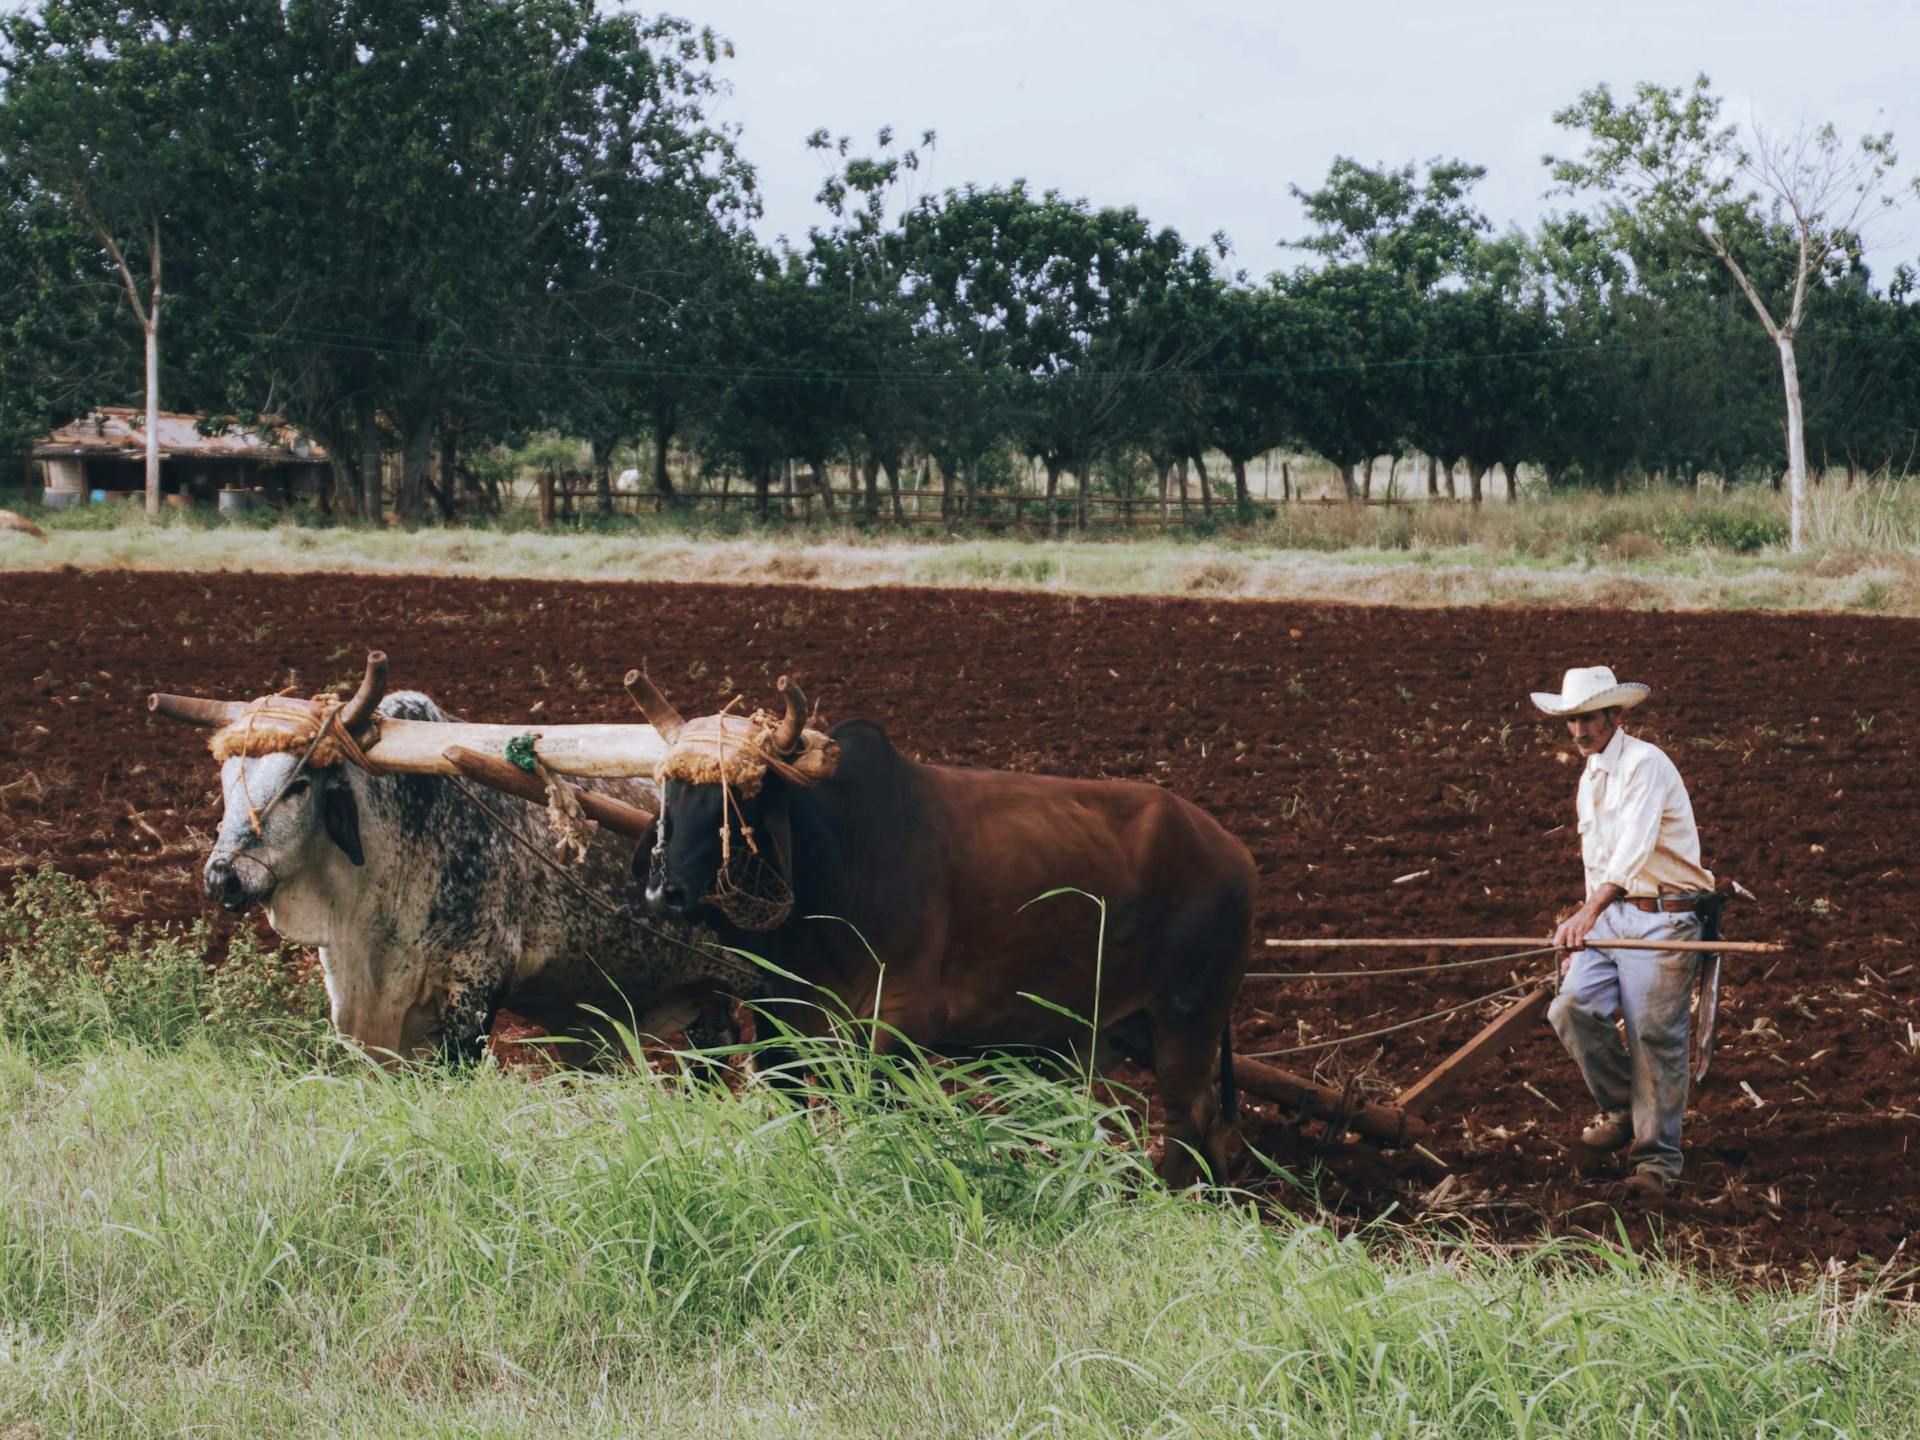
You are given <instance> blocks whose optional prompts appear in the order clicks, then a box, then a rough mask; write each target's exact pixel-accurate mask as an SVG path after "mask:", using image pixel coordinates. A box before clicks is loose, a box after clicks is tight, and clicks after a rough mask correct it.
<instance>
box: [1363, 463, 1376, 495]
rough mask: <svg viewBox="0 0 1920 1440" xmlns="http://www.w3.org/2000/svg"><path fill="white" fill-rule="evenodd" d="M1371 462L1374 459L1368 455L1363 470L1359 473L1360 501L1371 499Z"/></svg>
mask: <svg viewBox="0 0 1920 1440" xmlns="http://www.w3.org/2000/svg"><path fill="white" fill-rule="evenodd" d="M1373 461H1374V457H1373V456H1371V455H1369V456H1368V457H1367V463H1366V466H1365V468H1363V469H1362V470H1361V471H1360V498H1361V499H1362V500H1371V499H1373Z"/></svg>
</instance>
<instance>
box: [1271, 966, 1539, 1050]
mask: <svg viewBox="0 0 1920 1440" xmlns="http://www.w3.org/2000/svg"><path fill="white" fill-rule="evenodd" d="M1539 983H1540V977H1539V976H1537V975H1536V976H1531V977H1529V978H1528V979H1525V980H1521V981H1518V982H1516V983H1514V984H1512V985H1507V986H1504V987H1502V988H1501V989H1499V990H1494V991H1490V992H1489V993H1487V994H1485V995H1481V996H1478V997H1477V998H1475V999H1472V1000H1468V1001H1466V1002H1464V1003H1463V1004H1459V1005H1451V1006H1449V1007H1447V1008H1446V1009H1445V1010H1435V1011H1434V1012H1433V1013H1432V1014H1431V1015H1416V1016H1414V1018H1413V1019H1411V1020H1403V1021H1401V1022H1400V1023H1399V1024H1398V1025H1386V1026H1383V1027H1381V1028H1380V1029H1378V1030H1362V1031H1361V1032H1360V1033H1359V1034H1357V1035H1341V1036H1338V1037H1336V1038H1334V1039H1332V1040H1315V1041H1313V1042H1312V1043H1310V1044H1307V1045H1292V1046H1289V1047H1288V1048H1287V1049H1285V1050H1255V1051H1249V1052H1248V1053H1247V1058H1248V1059H1249V1060H1271V1059H1272V1058H1273V1057H1274V1056H1276V1055H1299V1054H1302V1053H1303V1052H1305V1051H1308V1050H1331V1049H1332V1048H1333V1047H1334V1046H1336V1045H1351V1044H1353V1042H1354V1041H1356V1040H1377V1039H1379V1038H1380V1037H1381V1036H1382V1035H1392V1034H1394V1033H1396V1032H1397V1031H1401V1030H1411V1029H1413V1027H1414V1026H1416V1025H1425V1024H1426V1023H1427V1022H1428V1021H1429V1020H1444V1019H1446V1018H1447V1016H1449V1015H1458V1014H1459V1013H1460V1012H1461V1011H1462V1010H1471V1009H1473V1007H1474V1006H1476V1005H1483V1004H1485V1003H1486V1002H1487V1001H1489V1000H1498V999H1499V998H1500V997H1501V996H1502V995H1512V994H1514V993H1516V992H1517V991H1521V990H1527V989H1530V988H1532V987H1533V986H1535V985H1538V984H1539Z"/></svg>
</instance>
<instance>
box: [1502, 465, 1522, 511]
mask: <svg viewBox="0 0 1920 1440" xmlns="http://www.w3.org/2000/svg"><path fill="white" fill-rule="evenodd" d="M1500 469H1501V472H1502V473H1503V474H1504V475H1505V476H1506V477H1507V503H1508V504H1509V505H1511V504H1512V503H1513V502H1514V501H1515V500H1518V499H1519V498H1520V462H1519V461H1517V460H1502V461H1501V462H1500Z"/></svg>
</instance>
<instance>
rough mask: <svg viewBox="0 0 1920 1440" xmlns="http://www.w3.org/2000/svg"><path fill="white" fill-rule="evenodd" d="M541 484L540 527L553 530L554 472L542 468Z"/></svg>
mask: <svg viewBox="0 0 1920 1440" xmlns="http://www.w3.org/2000/svg"><path fill="white" fill-rule="evenodd" d="M539 484H540V528H541V529H542V530H551V529H552V528H553V472H552V471H551V470H542V471H541V472H540V481H539Z"/></svg>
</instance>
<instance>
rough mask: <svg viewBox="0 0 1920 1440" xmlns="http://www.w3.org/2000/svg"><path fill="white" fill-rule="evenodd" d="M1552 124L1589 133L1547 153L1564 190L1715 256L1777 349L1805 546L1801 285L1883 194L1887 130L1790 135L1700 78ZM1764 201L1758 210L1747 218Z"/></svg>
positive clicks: (1638, 231)
mask: <svg viewBox="0 0 1920 1440" xmlns="http://www.w3.org/2000/svg"><path fill="white" fill-rule="evenodd" d="M1553 118H1554V121H1555V123H1557V124H1559V125H1561V126H1563V127H1565V128H1566V129H1568V130H1574V131H1584V132H1585V135H1586V140H1587V144H1586V149H1585V151H1584V153H1583V154H1582V155H1580V156H1579V157H1577V158H1572V159H1556V158H1554V157H1552V156H1549V157H1548V161H1547V163H1548V164H1549V165H1551V166H1552V169H1553V176H1554V179H1555V180H1556V181H1558V182H1559V183H1560V185H1562V186H1563V187H1565V189H1566V190H1568V191H1569V192H1578V191H1595V192H1598V193H1600V194H1603V195H1605V196H1607V197H1609V198H1608V201H1607V214H1608V218H1609V219H1610V220H1611V221H1612V222H1613V223H1614V224H1615V225H1616V227H1617V228H1618V229H1619V230H1620V232H1621V233H1622V235H1623V237H1624V240H1625V243H1627V244H1629V245H1631V244H1633V243H1636V242H1640V243H1646V242H1647V241H1649V240H1652V241H1654V242H1656V243H1663V244H1665V245H1668V246H1672V247H1675V248H1684V249H1687V250H1691V251H1692V252H1694V253H1696V254H1699V255H1704V256H1710V257H1712V259H1713V260H1714V261H1717V262H1718V263H1719V264H1720V265H1722V266H1724V267H1725V269H1726V272H1727V274H1728V275H1729V276H1730V277H1731V278H1732V280H1733V283H1734V284H1735V285H1736V286H1737V287H1738V288H1739V290H1740V293H1741V294H1742V295H1743V296H1744V297H1745V298H1746V300H1747V302H1748V304H1749V305H1750V306H1751V308H1752V310H1753V313H1754V314H1755V316H1757V317H1758V318H1759V320H1760V323H1761V325H1762V326H1763V327H1764V328H1765V330H1766V333H1767V336H1768V338H1769V339H1770V340H1771V341H1772V342H1773V344H1774V347H1775V349H1776V351H1777V353H1778V356H1779V365H1780V377H1781V385H1782V389H1783V391H1784V392H1785V399H1786V442H1787V443H1786V450H1787V467H1788V474H1789V488H1790V493H1791V517H1792V518H1791V522H1790V533H1791V543H1792V546H1793V548H1794V549H1796V550H1797V549H1799V548H1800V547H1801V545H1802V544H1803V543H1804V537H1805V529H1806V504H1807V493H1806V492H1807V447H1806V427H1805V414H1804V406H1803V401H1802V397H1801V385H1800V374H1799V366H1798V356H1797V353H1796V342H1797V340H1798V337H1799V334H1800V330H1801V327H1802V325H1803V324H1804V323H1805V321H1806V317H1807V305H1808V299H1809V296H1810V294H1811V293H1812V292H1813V291H1814V290H1816V289H1817V288H1818V287H1819V286H1820V285H1821V284H1822V283H1823V280H1824V279H1825V277H1826V273H1827V271H1828V268H1829V266H1830V264H1831V263H1832V262H1833V261H1834V260H1835V259H1836V257H1844V256H1845V255H1846V254H1848V253H1849V252H1851V251H1855V250H1857V249H1858V247H1859V243H1860V230H1861V227H1862V225H1863V224H1864V223H1865V222H1866V221H1867V219H1868V218H1869V217H1870V216H1871V215H1872V214H1873V213H1874V212H1875V211H1876V210H1877V209H1878V208H1879V207H1880V206H1881V205H1882V204H1884V203H1887V202H1889V201H1890V200H1891V198H1892V197H1891V196H1890V195H1889V194H1888V193H1887V189H1888V184H1889V181H1890V178H1891V174H1892V170H1893V168H1894V165H1895V161H1896V157H1895V155H1894V151H1893V137H1892V135H1891V134H1879V135H1867V136H1865V137H1863V138H1862V139H1861V140H1860V141H1858V142H1857V143H1856V144H1853V145H1848V144H1846V143H1845V142H1843V141H1842V140H1841V139H1840V136H1839V134H1838V133H1837V132H1836V131H1835V130H1834V128H1833V127H1832V126H1831V125H1823V126H1810V127H1808V128H1806V129H1803V130H1801V131H1799V132H1798V133H1796V134H1793V135H1788V136H1776V135H1770V134H1768V133H1766V132H1764V131H1761V130H1758V129H1755V130H1753V132H1752V133H1751V134H1750V135H1749V136H1746V137H1742V135H1741V133H1740V130H1739V127H1737V126H1733V125H1725V124H1722V123H1721V121H1720V100H1719V97H1718V96H1716V95H1714V94H1713V92H1712V89H1711V87H1710V84H1709V82H1708V80H1707V77H1706V76H1705V75H1701V76H1699V77H1697V78H1696V79H1695V80H1694V82H1693V84H1692V85H1691V86H1690V87H1689V86H1674V87H1672V88H1667V87H1663V86H1659V85H1651V84H1645V83H1642V84H1640V85H1638V86H1636V87H1635V89H1634V98H1633V99H1632V100H1631V101H1630V102H1626V103H1622V102H1620V101H1618V100H1616V99H1615V98H1614V96H1613V93H1612V91H1611V90H1609V89H1608V88H1607V87H1606V86H1605V85H1601V86H1597V87H1596V88H1594V89H1592V90H1589V91H1587V92H1585V93H1584V94H1582V95H1581V96H1580V98H1579V99H1578V100H1577V101H1575V102H1574V103H1573V104H1572V105H1570V106H1568V107H1566V108H1565V109H1563V110H1560V111H1558V112H1556V114H1555V115H1554V117H1553ZM1763 207H1764V209H1765V218H1764V219H1761V218H1756V211H1760V210H1761V209H1762V208H1763ZM1778 229H1784V230H1785V231H1787V232H1788V233H1789V234H1790V236H1791V240H1792V245H1793V259H1792V264H1791V265H1790V266H1788V267H1787V268H1786V272H1785V273H1784V274H1781V275H1779V276H1778V278H1777V279H1776V280H1775V281H1774V282H1773V283H1768V279H1767V277H1766V276H1765V275H1764V274H1763V273H1762V272H1761V271H1760V270H1759V268H1758V266H1757V264H1756V260H1759V261H1762V262H1764V261H1765V260H1766V259H1767V258H1768V256H1769V254H1770V253H1772V250H1773V247H1772V245H1771V244H1770V241H1771V239H1772V235H1771V234H1770V232H1773V231H1776V230H1778Z"/></svg>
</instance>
